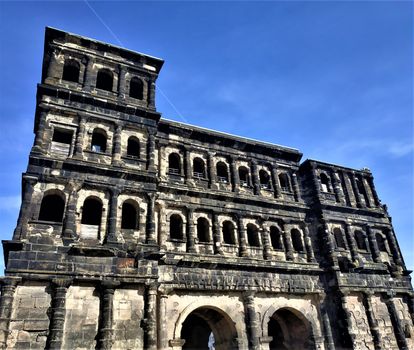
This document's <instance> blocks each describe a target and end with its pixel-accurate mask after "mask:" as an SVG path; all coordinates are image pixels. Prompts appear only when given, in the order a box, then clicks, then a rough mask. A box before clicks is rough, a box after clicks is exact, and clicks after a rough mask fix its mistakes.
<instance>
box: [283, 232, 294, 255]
mask: <svg viewBox="0 0 414 350" xmlns="http://www.w3.org/2000/svg"><path fill="white" fill-rule="evenodd" d="M281 233H282V235H283V240H284V245H285V248H286V260H289V261H293V245H292V237H291V236H290V233H289V232H286V231H285V230H283V231H282V232H281Z"/></svg>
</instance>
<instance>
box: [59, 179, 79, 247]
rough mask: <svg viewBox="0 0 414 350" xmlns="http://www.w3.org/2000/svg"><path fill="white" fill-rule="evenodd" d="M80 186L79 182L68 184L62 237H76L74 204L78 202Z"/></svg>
mask: <svg viewBox="0 0 414 350" xmlns="http://www.w3.org/2000/svg"><path fill="white" fill-rule="evenodd" d="M81 187H82V184H81V183H71V182H69V184H68V190H67V193H68V202H67V205H66V215H65V219H64V220H63V238H64V239H72V240H73V239H75V238H76V205H77V203H78V197H79V195H78V191H79V189H80V188H81Z"/></svg>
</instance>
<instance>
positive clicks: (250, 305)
mask: <svg viewBox="0 0 414 350" xmlns="http://www.w3.org/2000/svg"><path fill="white" fill-rule="evenodd" d="M243 302H244V308H245V313H246V317H245V319H246V328H247V332H248V335H249V337H248V338H249V349H250V350H259V349H260V338H259V337H260V332H259V329H260V327H259V321H258V319H257V315H256V310H255V307H254V294H253V293H252V292H246V293H245V294H244V295H243Z"/></svg>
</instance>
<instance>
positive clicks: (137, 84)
mask: <svg viewBox="0 0 414 350" xmlns="http://www.w3.org/2000/svg"><path fill="white" fill-rule="evenodd" d="M129 97H132V98H136V99H138V100H142V99H143V98H144V84H143V82H142V80H141V79H139V78H137V77H133V78H132V79H131V81H130V82H129Z"/></svg>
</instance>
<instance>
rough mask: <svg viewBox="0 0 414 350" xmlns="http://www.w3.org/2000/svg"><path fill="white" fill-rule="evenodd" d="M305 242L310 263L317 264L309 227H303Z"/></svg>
mask: <svg viewBox="0 0 414 350" xmlns="http://www.w3.org/2000/svg"><path fill="white" fill-rule="evenodd" d="M303 236H304V237H303V238H304V239H303V240H304V241H305V248H306V257H307V260H308V262H315V261H316V260H315V254H314V253H313V248H312V240H311V238H310V235H309V229H308V228H307V226H304V227H303Z"/></svg>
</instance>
